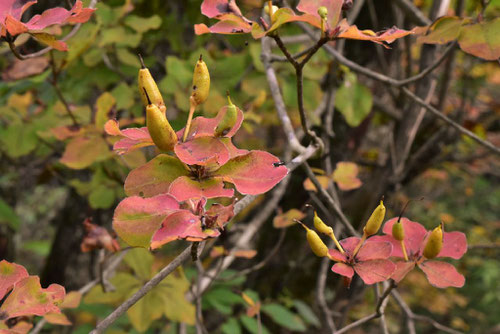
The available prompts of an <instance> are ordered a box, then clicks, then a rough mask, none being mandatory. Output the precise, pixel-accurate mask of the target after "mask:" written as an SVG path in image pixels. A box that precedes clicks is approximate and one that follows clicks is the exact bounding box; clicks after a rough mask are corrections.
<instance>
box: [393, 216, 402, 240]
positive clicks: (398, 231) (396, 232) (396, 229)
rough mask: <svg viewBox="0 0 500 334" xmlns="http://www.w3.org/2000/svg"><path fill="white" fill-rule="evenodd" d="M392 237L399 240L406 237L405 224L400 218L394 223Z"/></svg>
mask: <svg viewBox="0 0 500 334" xmlns="http://www.w3.org/2000/svg"><path fill="white" fill-rule="evenodd" d="M392 237H393V238H394V239H396V240H398V241H402V240H404V238H405V231H404V229H403V224H402V223H401V221H400V220H399V219H398V221H397V222H396V223H395V224H394V225H392Z"/></svg>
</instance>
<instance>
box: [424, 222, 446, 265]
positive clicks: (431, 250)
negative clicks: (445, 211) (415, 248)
mask: <svg viewBox="0 0 500 334" xmlns="http://www.w3.org/2000/svg"><path fill="white" fill-rule="evenodd" d="M442 248H443V228H442V224H441V225H439V226H438V227H436V228H435V229H434V230H432V232H431V235H430V236H429V239H427V243H426V244H425V248H424V256H425V257H426V258H428V259H433V258H435V257H436V256H438V254H439V252H441V249H442Z"/></svg>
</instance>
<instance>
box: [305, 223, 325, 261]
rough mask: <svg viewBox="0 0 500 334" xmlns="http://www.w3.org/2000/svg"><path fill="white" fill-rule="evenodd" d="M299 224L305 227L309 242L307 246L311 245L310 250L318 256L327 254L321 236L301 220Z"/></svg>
mask: <svg viewBox="0 0 500 334" xmlns="http://www.w3.org/2000/svg"><path fill="white" fill-rule="evenodd" d="M298 223H299V224H301V225H302V227H303V228H305V229H306V231H307V232H306V238H307V242H308V243H309V247H311V250H312V251H313V253H314V254H316V256H319V257H325V256H328V247H326V245H325V243H324V242H323V240H321V238H320V237H319V235H318V233H316V232H315V231H313V230H311V229H310V228H308V227H307V226H305V225H304V224H302V223H301V222H298Z"/></svg>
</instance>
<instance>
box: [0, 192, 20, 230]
mask: <svg viewBox="0 0 500 334" xmlns="http://www.w3.org/2000/svg"><path fill="white" fill-rule="evenodd" d="M0 224H7V225H9V226H10V227H11V228H12V229H13V230H15V231H17V230H18V229H19V225H21V220H20V219H19V217H18V215H17V214H16V212H15V211H14V210H13V209H12V208H11V207H10V206H9V205H8V204H7V203H6V202H5V201H4V200H3V199H1V198H0Z"/></svg>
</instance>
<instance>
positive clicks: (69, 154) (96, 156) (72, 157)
mask: <svg viewBox="0 0 500 334" xmlns="http://www.w3.org/2000/svg"><path fill="white" fill-rule="evenodd" d="M111 155H112V154H111V151H110V150H109V148H108V144H107V143H106V141H105V140H104V138H102V136H98V135H84V136H79V137H75V138H73V139H72V140H71V141H70V142H69V143H68V145H66V149H65V151H64V154H63V156H62V158H61V160H60V161H61V163H63V164H65V165H66V166H68V167H69V168H73V169H83V168H87V167H89V166H90V165H92V164H93V163H95V162H99V161H103V160H106V159H107V158H109V157H110V156H111Z"/></svg>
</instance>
